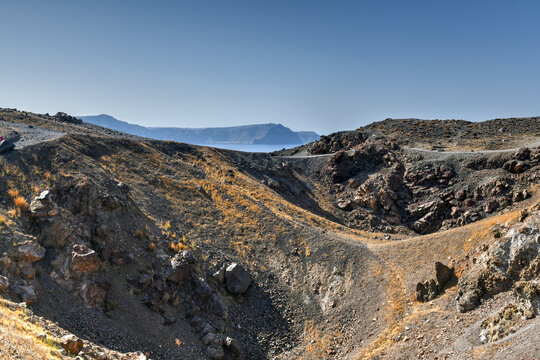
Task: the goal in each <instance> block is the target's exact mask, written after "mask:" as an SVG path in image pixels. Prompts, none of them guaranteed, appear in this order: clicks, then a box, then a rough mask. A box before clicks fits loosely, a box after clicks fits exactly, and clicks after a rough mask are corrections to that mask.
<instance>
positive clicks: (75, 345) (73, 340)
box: [60, 335, 83, 355]
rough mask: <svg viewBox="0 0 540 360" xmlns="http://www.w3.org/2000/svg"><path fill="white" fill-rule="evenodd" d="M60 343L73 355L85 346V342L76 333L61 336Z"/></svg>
mask: <svg viewBox="0 0 540 360" xmlns="http://www.w3.org/2000/svg"><path fill="white" fill-rule="evenodd" d="M60 345H62V347H63V348H64V350H66V351H67V352H68V353H69V354H71V355H77V354H78V353H79V352H81V350H82V348H83V342H82V340H81V339H79V338H78V337H76V336H75V335H65V336H63V337H62V338H60Z"/></svg>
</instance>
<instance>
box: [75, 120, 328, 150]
mask: <svg viewBox="0 0 540 360" xmlns="http://www.w3.org/2000/svg"><path fill="white" fill-rule="evenodd" d="M78 118H79V119H81V120H83V121H84V122H86V123H90V124H94V125H98V126H102V127H106V128H109V129H112V130H117V131H122V132H125V133H128V134H132V135H138V136H144V137H148V138H152V139H157V140H173V141H178V142H185V143H190V144H197V145H218V144H244V145H303V144H307V143H309V142H312V141H316V140H318V139H319V137H320V136H319V135H318V134H317V133H315V132H313V131H292V130H291V129H289V128H288V127H285V126H283V125H281V124H257V125H245V126H232V127H215V128H176V127H145V126H140V125H135V124H130V123H128V122H125V121H121V120H118V119H115V118H114V117H112V116H110V115H107V114H101V115H91V116H78Z"/></svg>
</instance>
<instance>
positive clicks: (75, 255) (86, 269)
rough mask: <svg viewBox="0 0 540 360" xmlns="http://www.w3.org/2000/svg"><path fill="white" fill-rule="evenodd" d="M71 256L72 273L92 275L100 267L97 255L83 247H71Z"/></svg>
mask: <svg viewBox="0 0 540 360" xmlns="http://www.w3.org/2000/svg"><path fill="white" fill-rule="evenodd" d="M71 256H72V258H71V259H72V264H73V265H72V267H71V269H72V270H73V271H79V272H82V273H87V274H92V273H95V272H97V271H98V270H99V267H100V265H101V259H100V258H99V255H98V254H97V253H96V252H95V251H94V250H92V249H90V248H88V247H87V246H85V245H80V244H78V245H73V251H72V253H71Z"/></svg>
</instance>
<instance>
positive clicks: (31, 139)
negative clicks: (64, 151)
mask: <svg viewBox="0 0 540 360" xmlns="http://www.w3.org/2000/svg"><path fill="white" fill-rule="evenodd" d="M0 135H1V136H3V137H4V138H6V139H7V140H9V141H11V142H13V143H14V144H15V146H16V148H19V149H21V148H24V147H26V146H30V145H35V144H39V143H42V142H44V141H50V140H54V139H57V138H59V137H61V136H64V135H65V134H64V133H62V132H59V131H53V130H49V129H45V128H42V127H39V126H32V125H25V124H17V123H12V122H9V121H0Z"/></svg>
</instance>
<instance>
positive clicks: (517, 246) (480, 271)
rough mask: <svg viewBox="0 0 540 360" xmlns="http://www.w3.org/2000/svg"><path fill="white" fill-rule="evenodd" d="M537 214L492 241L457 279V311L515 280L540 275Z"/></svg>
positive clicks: (471, 306)
mask: <svg viewBox="0 0 540 360" xmlns="http://www.w3.org/2000/svg"><path fill="white" fill-rule="evenodd" d="M539 227H540V215H534V216H531V217H529V218H527V219H526V220H525V222H524V223H518V224H516V225H515V226H513V227H512V228H511V229H510V230H509V231H508V232H507V234H506V236H505V237H504V238H503V239H501V240H500V241H496V242H495V243H493V244H492V245H491V246H490V247H489V248H488V249H487V250H486V251H485V252H484V253H483V254H482V255H481V256H480V257H479V258H478V259H477V261H476V262H475V264H473V265H472V266H471V267H470V268H469V269H468V270H467V271H466V272H465V274H464V275H463V276H462V277H461V278H460V279H459V282H458V296H457V303H458V308H459V310H460V311H462V312H465V311H469V310H472V309H474V308H475V307H477V306H478V305H479V304H480V301H481V299H482V298H483V297H485V296H493V295H495V294H497V293H500V292H501V291H504V290H507V289H508V288H510V287H511V286H512V284H513V283H514V282H516V281H518V280H529V279H533V278H534V277H536V276H538V275H540V230H539Z"/></svg>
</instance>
